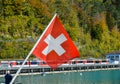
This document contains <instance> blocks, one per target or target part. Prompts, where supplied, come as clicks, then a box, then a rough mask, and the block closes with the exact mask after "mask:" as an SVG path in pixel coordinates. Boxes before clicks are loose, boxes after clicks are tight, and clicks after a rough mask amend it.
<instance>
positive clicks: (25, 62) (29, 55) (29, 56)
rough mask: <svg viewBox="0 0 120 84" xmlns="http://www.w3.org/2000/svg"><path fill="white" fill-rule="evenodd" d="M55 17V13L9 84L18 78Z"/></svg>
mask: <svg viewBox="0 0 120 84" xmlns="http://www.w3.org/2000/svg"><path fill="white" fill-rule="evenodd" d="M56 16H57V13H55V15H54V17H53V18H52V20H51V21H50V23H49V25H48V26H47V27H46V29H45V30H44V32H43V33H42V35H41V36H40V37H39V39H38V41H37V42H36V44H35V45H34V47H33V48H32V49H31V51H30V52H29V54H28V55H27V57H26V59H25V60H24V62H23V63H22V65H21V66H20V68H19V69H18V71H17V72H16V74H15V76H14V77H13V79H12V81H11V82H10V84H13V82H14V81H15V79H16V77H17V76H18V74H19V73H20V71H21V69H22V68H23V66H24V65H25V63H26V61H27V60H28V58H29V57H30V55H31V54H32V52H33V51H34V49H35V48H36V46H37V45H38V43H39V41H40V40H41V38H42V36H43V35H44V33H45V32H46V31H47V29H48V28H49V26H50V24H51V23H52V21H53V20H54V19H55V17H56Z"/></svg>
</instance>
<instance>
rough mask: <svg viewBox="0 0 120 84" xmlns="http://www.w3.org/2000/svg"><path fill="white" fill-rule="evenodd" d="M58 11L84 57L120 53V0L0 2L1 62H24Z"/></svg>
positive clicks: (3, 0)
mask: <svg viewBox="0 0 120 84" xmlns="http://www.w3.org/2000/svg"><path fill="white" fill-rule="evenodd" d="M56 12H57V14H58V16H59V18H60V20H61V22H62V24H63V25H64V27H65V28H66V30H67V32H68V33H69V35H70V37H71V38H72V40H73V41H74V43H75V44H76V46H77V48H78V49H79V51H80V54H81V58H88V57H95V58H104V57H105V54H106V53H108V52H112V51H118V50H120V0H0V59H24V58H25V57H26V56H27V54H28V53H29V51H30V50H31V48H32V47H33V45H34V44H35V42H36V41H37V39H38V37H39V36H40V35H41V33H42V32H43V31H44V29H45V28H46V26H47V25H48V23H49V22H50V20H51V19H52V17H53V16H54V14H55V13H56Z"/></svg>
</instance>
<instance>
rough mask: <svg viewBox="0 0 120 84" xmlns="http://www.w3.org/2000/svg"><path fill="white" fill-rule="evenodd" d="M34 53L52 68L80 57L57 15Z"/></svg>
mask: <svg viewBox="0 0 120 84" xmlns="http://www.w3.org/2000/svg"><path fill="white" fill-rule="evenodd" d="M33 54H34V55H35V56H36V57H38V58H40V59H41V60H44V61H45V62H46V63H47V64H48V65H49V66H50V67H51V68H54V69H55V68H57V67H58V66H59V65H61V64H63V63H65V62H68V61H69V60H71V59H73V58H76V57H79V53H78V50H77V48H76V47H75V45H74V43H73V42H72V40H71V39H70V37H69V35H68V34H67V32H66V31H65V29H64V27H63V26H62V24H61V22H60V20H59V19H58V17H57V16H54V18H53V20H52V22H51V23H50V24H49V26H48V27H47V29H46V30H45V31H44V34H43V35H42V37H41V39H40V40H39V42H38V44H37V46H36V47H35V49H34V51H33Z"/></svg>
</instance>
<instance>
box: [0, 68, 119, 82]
mask: <svg viewBox="0 0 120 84" xmlns="http://www.w3.org/2000/svg"><path fill="white" fill-rule="evenodd" d="M3 81H4V78H0V83H1V82H3ZM16 82H17V83H19V84H20V83H22V84H120V70H101V71H85V72H64V73H51V74H46V75H45V76H43V75H40V74H39V75H27V76H19V77H17V80H16Z"/></svg>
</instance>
